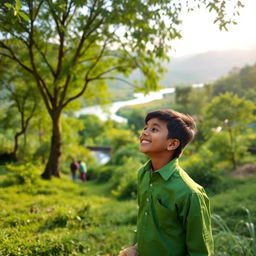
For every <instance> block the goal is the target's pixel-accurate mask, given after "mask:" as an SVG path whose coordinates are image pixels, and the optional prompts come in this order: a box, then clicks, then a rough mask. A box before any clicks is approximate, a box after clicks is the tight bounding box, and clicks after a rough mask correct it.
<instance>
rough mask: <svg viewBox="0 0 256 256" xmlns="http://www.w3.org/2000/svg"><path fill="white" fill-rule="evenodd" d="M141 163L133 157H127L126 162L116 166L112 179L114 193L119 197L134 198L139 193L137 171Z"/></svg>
mask: <svg viewBox="0 0 256 256" xmlns="http://www.w3.org/2000/svg"><path fill="white" fill-rule="evenodd" d="M140 165H141V163H140V162H137V161H134V159H133V158H128V159H126V163H125V164H123V165H121V166H119V167H118V168H116V170H115V173H114V174H113V177H112V179H111V181H110V182H111V183H112V187H113V190H112V194H113V195H114V196H116V197H117V198H118V199H134V198H136V195H137V171H138V168H139V167H140Z"/></svg>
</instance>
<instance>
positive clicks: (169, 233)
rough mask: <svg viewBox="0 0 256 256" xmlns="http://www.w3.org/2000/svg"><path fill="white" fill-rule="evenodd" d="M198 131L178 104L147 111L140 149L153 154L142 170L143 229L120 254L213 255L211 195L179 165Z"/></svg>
mask: <svg viewBox="0 0 256 256" xmlns="http://www.w3.org/2000/svg"><path fill="white" fill-rule="evenodd" d="M195 133H196V125H195V122H194V120H193V119H192V118H191V117H190V116H188V115H185V114H182V113H179V112H176V111H174V110H158V111H153V112H150V113H148V114H147V116H146V118H145V126H144V129H143V131H142V133H141V135H140V151H141V152H142V153H144V154H146V155H148V156H149V158H150V160H149V161H148V162H147V163H146V164H145V165H144V166H143V167H142V168H140V169H139V172H138V204H139V212H138V219H137V233H136V237H135V241H134V245H133V246H131V247H129V248H126V249H124V250H122V251H121V252H120V253H119V256H137V255H139V256H157V255H159V256H188V255H189V256H199V255H200V256H213V255H214V252H213V238H212V230H211V215H210V207H209V199H208V197H207V195H206V193H205V191H204V189H203V187H201V186H200V185H198V184H197V183H196V182H194V181H193V180H192V179H191V178H190V177H189V176H188V174H187V173H186V172H185V171H184V170H183V169H182V168H181V167H180V166H179V157H180V156H181V154H182V152H183V150H184V148H185V146H186V145H187V144H188V143H189V142H190V141H192V140H193V138H194V136H195Z"/></svg>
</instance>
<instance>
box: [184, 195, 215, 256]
mask: <svg viewBox="0 0 256 256" xmlns="http://www.w3.org/2000/svg"><path fill="white" fill-rule="evenodd" d="M187 199H188V200H187V202H186V206H185V207H184V208H185V209H183V214H182V218H183V224H184V228H185V230H186V246H187V250H188V255H189V256H197V255H200V256H213V255H214V252H213V238H212V230H211V214H210V205H209V199H208V197H207V196H206V194H197V193H193V194H191V195H190V196H189V197H188V198H187Z"/></svg>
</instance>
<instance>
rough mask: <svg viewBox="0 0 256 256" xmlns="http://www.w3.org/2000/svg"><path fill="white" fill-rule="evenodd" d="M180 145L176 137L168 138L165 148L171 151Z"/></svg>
mask: <svg viewBox="0 0 256 256" xmlns="http://www.w3.org/2000/svg"><path fill="white" fill-rule="evenodd" d="M179 145H180V141H179V140H178V139H170V142H169V145H168V146H167V150H169V151H172V150H175V149H176V148H178V147H179Z"/></svg>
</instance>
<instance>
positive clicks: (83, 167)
mask: <svg viewBox="0 0 256 256" xmlns="http://www.w3.org/2000/svg"><path fill="white" fill-rule="evenodd" d="M78 163H79V171H80V179H81V180H82V181H84V182H85V181H86V172H87V167H86V164H85V162H83V161H79V162H78Z"/></svg>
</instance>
